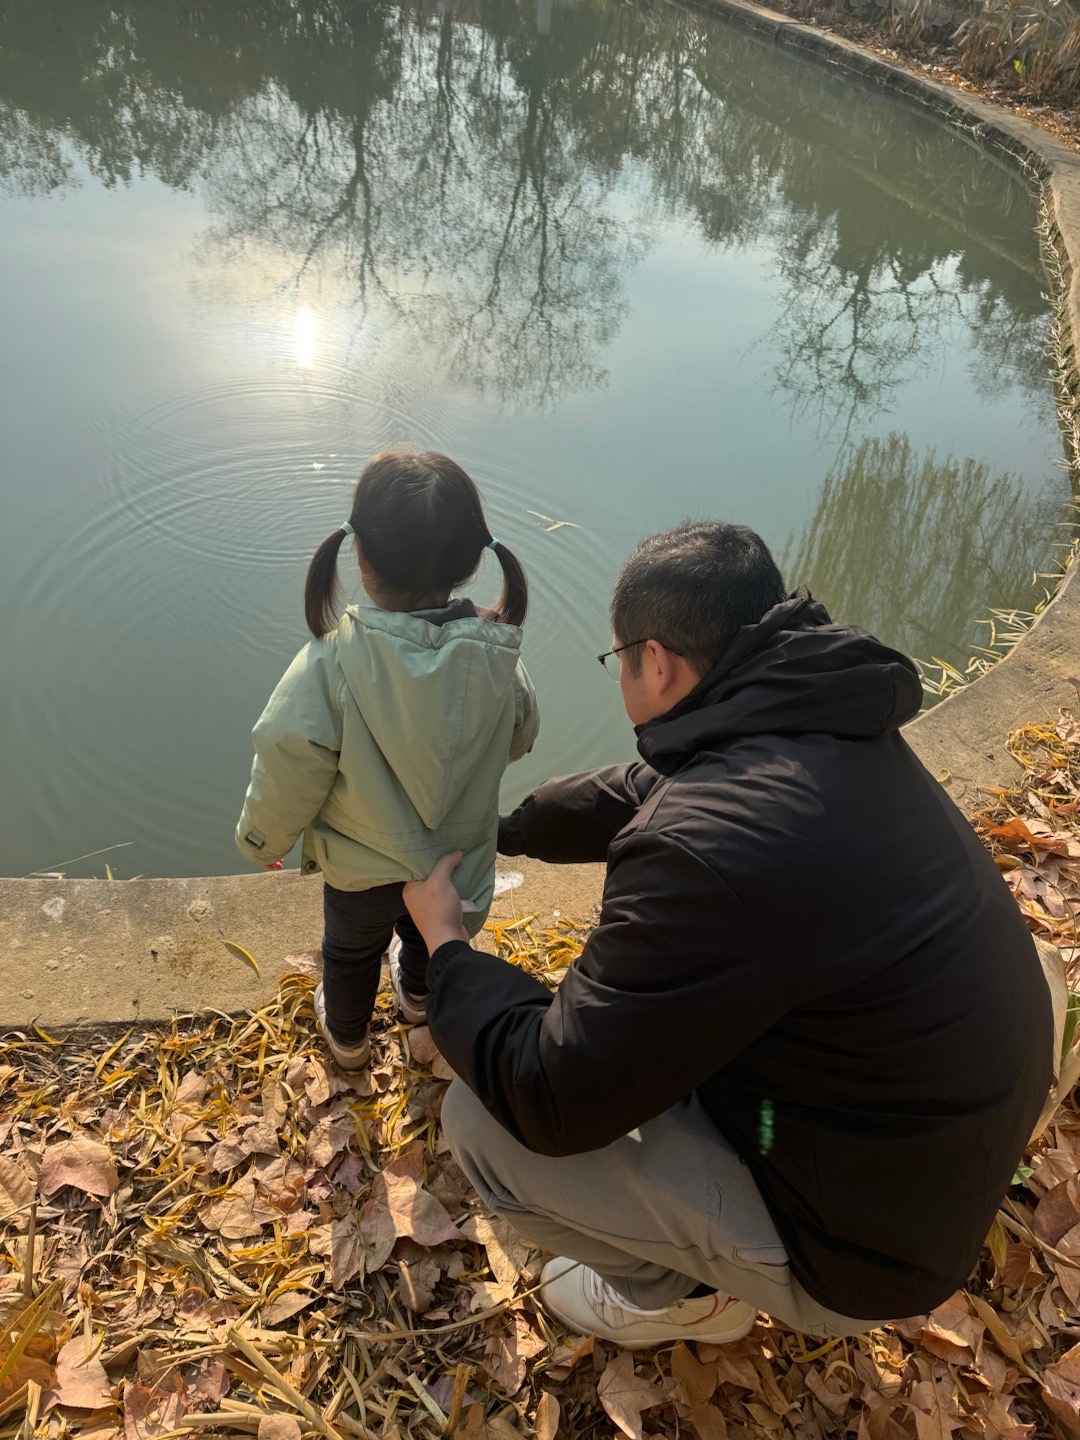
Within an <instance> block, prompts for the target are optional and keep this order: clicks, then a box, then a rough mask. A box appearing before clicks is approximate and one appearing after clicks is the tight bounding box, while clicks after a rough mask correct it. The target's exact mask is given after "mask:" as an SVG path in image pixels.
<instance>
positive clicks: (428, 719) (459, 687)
mask: <svg viewBox="0 0 1080 1440" xmlns="http://www.w3.org/2000/svg"><path fill="white" fill-rule="evenodd" d="M468 608H469V609H470V610H471V609H472V607H471V606H469V607H468ZM432 614H433V615H434V614H435V612H432ZM520 649H521V631H520V630H519V629H517V628H516V627H515V626H513V625H503V624H501V623H499V622H497V621H494V620H489V619H487V618H485V617H484V616H482V615H478V614H476V613H475V611H474V612H473V613H472V614H471V615H465V616H463V617H461V618H455V619H450V620H445V621H443V622H442V623H436V622H435V621H434V620H429V619H425V618H424V617H423V616H422V615H410V614H407V613H404V612H402V611H392V610H377V609H374V608H372V609H360V608H358V607H357V606H353V605H350V606H349V608H348V609H347V610H346V611H345V613H344V615H343V616H342V617H341V623H340V625H339V626H338V631H337V654H338V663H339V664H340V666H341V669H342V672H343V673H344V676H345V681H346V683H347V685H348V687H349V690H350V691H351V693H352V697H353V699H354V700H355V701H356V704H357V707H358V709H359V710H360V713H361V715H362V716H363V718H364V722H365V724H366V725H367V727H368V729H369V730H370V731H371V736H372V739H373V740H374V741H375V743H376V745H377V746H378V747H379V749H380V751H381V752H382V754H383V755H384V757H385V758H386V762H387V764H388V765H389V766H390V768H391V770H392V771H393V773H394V775H395V776H396V777H397V779H398V781H399V783H400V784H401V786H402V788H403V789H404V791H405V793H406V795H407V796H408V797H409V801H410V802H411V804H412V805H413V807H414V808H415V810H416V812H417V814H418V815H419V816H420V819H421V820H422V821H423V823H424V825H425V826H427V828H428V829H430V830H433V829H435V828H436V826H438V825H440V824H441V823H442V821H443V820H444V819H445V818H446V815H447V813H448V812H449V810H450V809H451V807H452V806H453V805H454V803H455V802H456V801H457V800H458V799H459V798H460V796H461V794H462V792H463V791H464V789H465V787H466V786H467V785H468V783H469V781H470V779H471V778H472V777H473V775H474V774H475V772H476V770H477V767H478V766H479V765H480V764H481V763H482V761H483V759H484V756H485V753H486V752H487V750H488V747H489V746H490V744H491V741H492V738H493V736H494V734H495V731H496V730H497V729H498V726H499V722H500V719H501V717H502V714H503V711H504V709H505V707H506V703H507V697H508V696H509V695H510V693H511V686H512V682H513V677H514V672H515V670H516V668H517V664H518V658H519V652H520Z"/></svg>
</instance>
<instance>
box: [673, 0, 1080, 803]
mask: <svg viewBox="0 0 1080 1440" xmlns="http://www.w3.org/2000/svg"><path fill="white" fill-rule="evenodd" d="M680 3H681V4H682V5H685V7H686V8H690V9H694V10H697V11H700V12H702V13H704V14H713V15H720V16H724V17H727V18H730V19H732V20H734V21H736V22H738V23H739V24H741V25H744V26H746V27H748V28H749V29H751V30H755V31H757V32H758V33H760V34H762V35H765V36H767V37H768V38H769V39H771V40H772V41H773V42H774V43H775V44H778V45H784V46H787V47H789V48H791V49H793V50H798V51H802V52H805V53H807V54H810V55H813V56H814V57H815V58H817V59H818V60H819V61H820V62H823V63H825V64H828V65H832V66H835V67H837V68H838V69H839V70H841V71H845V72H847V73H849V74H852V75H858V76H861V77H863V78H864V79H867V80H870V81H872V82H874V83H876V84H879V85H881V86H882V87H883V88H885V89H887V90H889V91H891V92H892V93H894V94H897V95H902V96H903V97H904V98H905V99H906V100H907V101H909V102H911V103H913V104H915V105H918V106H920V107H921V108H922V109H924V110H926V111H929V112H930V113H931V114H932V115H934V117H935V118H937V119H939V120H943V121H944V122H945V123H946V124H948V125H949V126H950V127H951V128H952V129H953V130H955V131H956V132H957V133H959V134H960V135H962V136H964V137H965V138H966V139H968V140H969V141H970V143H971V144H973V145H976V146H978V147H979V148H980V149H982V150H984V151H987V152H988V153H989V155H990V156H992V157H995V158H997V159H998V160H999V161H1000V162H1001V163H1004V164H1008V165H1009V166H1010V167H1011V168H1013V169H1014V170H1016V171H1018V172H1019V173H1021V174H1022V175H1023V176H1024V177H1026V178H1027V179H1028V180H1030V181H1031V182H1033V185H1034V186H1035V187H1036V189H1037V194H1036V203H1037V204H1038V205H1039V208H1040V214H1039V222H1040V223H1039V233H1040V238H1041V240H1042V242H1043V247H1044V260H1045V263H1046V268H1047V272H1048V273H1047V286H1048V289H1050V290H1051V291H1052V295H1051V298H1052V301H1053V304H1054V307H1055V311H1056V315H1055V325H1054V334H1053V343H1052V362H1051V363H1052V366H1053V369H1054V371H1055V374H1054V381H1055V383H1056V387H1057V404H1058V415H1059V418H1060V421H1061V430H1062V441H1063V446H1064V451H1065V459H1066V463H1067V465H1068V466H1069V469H1070V473H1071V474H1072V475H1073V477H1074V486H1075V478H1076V476H1077V474H1078V471H1080V373H1078V369H1077V354H1078V350H1080V151H1078V150H1074V149H1073V148H1072V147H1070V146H1068V145H1066V144H1065V143H1064V142H1063V141H1061V140H1059V139H1057V137H1056V136H1054V135H1052V134H1050V133H1049V131H1046V130H1043V129H1041V128H1040V127H1039V126H1038V125H1036V124H1034V123H1033V122H1032V121H1030V120H1025V119H1024V118H1023V117H1022V116H1020V115H1015V114H1013V112H1012V111H1011V110H1008V109H1006V108H1005V107H1004V106H999V105H995V104H993V103H992V102H990V101H987V100H983V99H981V98H980V97H978V96H976V95H969V94H968V93H967V92H966V91H962V90H954V89H952V88H951V87H950V86H947V85H944V84H942V83H941V82H939V81H936V80H931V79H930V78H929V77H927V76H923V75H919V74H916V73H914V72H913V71H911V70H907V69H905V68H904V67H903V66H901V65H899V64H895V63H893V62H892V61H890V60H888V59H886V58H885V57H884V56H882V55H879V54H877V53H876V52H875V51H873V50H868V49H866V47H865V46H862V45H857V44H855V43H854V42H853V41H850V40H845V39H844V38H842V37H841V36H838V35H833V34H831V33H830V32H829V31H827V30H823V29H820V28H818V27H817V26H814V25H807V24H804V23H803V22H801V21H798V20H793V19H791V18H790V17H789V16H787V15H781V14H778V13H777V12H776V11H774V10H768V9H765V8H763V7H762V6H760V5H754V4H751V3H749V0H680ZM1078 571H1080V563H1076V562H1074V563H1073V564H1071V565H1070V566H1069V567H1068V568H1067V569H1066V570H1065V572H1064V574H1063V575H1062V578H1061V581H1060V582H1059V584H1058V587H1057V590H1056V592H1055V594H1054V597H1053V599H1052V600H1051V601H1050V602H1049V604H1048V605H1047V606H1046V608H1045V609H1044V610H1043V611H1042V613H1041V614H1040V615H1039V617H1038V619H1037V620H1036V621H1035V623H1034V625H1033V626H1032V627H1031V630H1030V631H1029V632H1028V634H1027V635H1025V636H1024V638H1023V639H1022V640H1021V641H1020V643H1019V644H1018V645H1017V646H1016V647H1015V649H1014V650H1012V651H1011V652H1010V653H1009V654H1008V655H1006V656H1005V657H1004V658H1003V659H1002V660H1000V661H998V663H997V664H996V665H995V666H994V667H993V669H992V670H990V671H989V672H988V673H987V674H985V675H984V676H982V677H981V678H980V679H978V680H974V681H972V682H971V684H969V685H967V686H965V687H964V688H963V689H961V690H958V691H955V692H954V693H953V694H951V695H949V696H947V697H946V698H945V699H944V700H942V701H940V702H939V703H938V704H937V705H935V706H934V707H933V709H931V710H928V711H926V712H925V713H924V714H922V715H920V716H918V718H917V719H915V720H913V721H912V722H911V724H910V725H908V727H907V729H906V730H905V735H906V737H907V739H908V741H909V742H910V743H911V745H912V746H913V747H914V749H915V750H916V751H917V753H918V755H919V757H920V759H921V760H922V761H923V763H924V764H925V765H926V766H927V768H928V769H929V770H930V771H931V772H932V773H933V774H935V775H937V776H938V777H939V778H941V780H942V782H943V783H944V784H945V785H947V787H948V789H949V793H950V794H951V795H952V797H953V799H954V800H955V801H956V802H957V804H958V805H960V806H961V808H962V809H964V810H965V811H967V812H968V813H969V814H970V813H971V812H972V811H973V810H975V809H977V808H978V807H979V806H980V805H981V804H985V803H986V798H985V796H984V795H983V793H982V792H984V791H985V790H987V789H994V788H999V787H1002V786H1005V785H1008V784H1011V783H1013V782H1014V781H1015V779H1016V777H1017V776H1018V774H1019V767H1018V766H1017V764H1016V762H1015V761H1014V760H1013V759H1012V757H1011V756H1010V755H1009V753H1008V751H1007V749H1006V740H1007V738H1008V734H1009V731H1010V730H1014V729H1015V728H1016V727H1017V726H1018V725H1022V724H1024V723H1025V722H1027V721H1032V720H1035V721H1037V720H1041V719H1043V718H1045V717H1048V716H1056V714H1057V711H1058V709H1059V708H1060V707H1061V706H1063V705H1069V704H1075V703H1076V702H1077V698H1078V697H1077V691H1076V689H1075V688H1074V686H1073V685H1072V684H1071V683H1070V679H1071V677H1073V676H1077V677H1080V580H1078V579H1077V573H1078Z"/></svg>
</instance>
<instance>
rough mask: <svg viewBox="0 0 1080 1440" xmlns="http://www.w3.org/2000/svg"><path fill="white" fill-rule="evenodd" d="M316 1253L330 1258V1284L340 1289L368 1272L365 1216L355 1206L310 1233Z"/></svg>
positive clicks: (311, 1248) (311, 1250)
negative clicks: (364, 1232)
mask: <svg viewBox="0 0 1080 1440" xmlns="http://www.w3.org/2000/svg"><path fill="white" fill-rule="evenodd" d="M308 1249H309V1250H310V1252H311V1254H312V1255H322V1256H325V1257H326V1258H327V1259H328V1260H329V1261H330V1264H329V1267H328V1268H329V1274H330V1284H331V1285H332V1286H333V1288H334V1289H335V1290H340V1289H341V1288H342V1287H343V1286H345V1285H347V1284H348V1283H349V1281H350V1280H355V1279H356V1277H357V1276H358V1275H360V1274H362V1273H363V1272H364V1269H365V1267H366V1262H367V1260H368V1247H367V1243H366V1241H365V1238H364V1235H363V1233H362V1229H361V1217H360V1216H358V1215H357V1214H356V1212H355V1210H349V1211H347V1212H346V1214H344V1215H342V1216H340V1217H338V1218H336V1219H334V1220H331V1221H330V1222H329V1223H328V1224H326V1225H320V1226H319V1227H318V1228H317V1229H315V1230H312V1231H311V1232H310V1233H309V1236H308Z"/></svg>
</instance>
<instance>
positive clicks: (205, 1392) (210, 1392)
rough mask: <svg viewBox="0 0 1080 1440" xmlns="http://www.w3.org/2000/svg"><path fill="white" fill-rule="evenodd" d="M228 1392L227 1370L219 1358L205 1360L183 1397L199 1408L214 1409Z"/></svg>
mask: <svg viewBox="0 0 1080 1440" xmlns="http://www.w3.org/2000/svg"><path fill="white" fill-rule="evenodd" d="M228 1393H229V1372H228V1370H227V1369H226V1368H225V1365H224V1362H223V1361H221V1360H206V1361H204V1362H203V1364H202V1365H200V1366H199V1368H198V1370H197V1371H196V1373H195V1378H194V1379H193V1380H192V1381H191V1383H190V1384H189V1386H188V1388H187V1394H186V1397H185V1399H186V1400H187V1402H189V1403H190V1404H191V1405H192V1406H198V1408H199V1409H200V1410H205V1409H207V1408H208V1407H213V1408H214V1409H216V1408H217V1407H218V1406H219V1405H220V1404H221V1402H222V1399H223V1398H224V1397H225V1396H226V1395H227V1394H228Z"/></svg>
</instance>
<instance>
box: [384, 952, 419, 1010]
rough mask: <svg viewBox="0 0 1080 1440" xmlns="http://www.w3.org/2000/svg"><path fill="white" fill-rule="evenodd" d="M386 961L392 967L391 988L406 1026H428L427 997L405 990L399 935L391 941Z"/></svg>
mask: <svg viewBox="0 0 1080 1440" xmlns="http://www.w3.org/2000/svg"><path fill="white" fill-rule="evenodd" d="M386 961H387V964H388V966H389V967H390V988H391V989H392V990H393V992H394V1000H395V1002H396V1004H397V1008H398V1014H399V1015H400V1016H401V1018H402V1020H404V1021H405V1024H406V1025H426V1024H427V996H426V995H421V996H416V995H411V994H410V993H409V991H408V990H406V989H405V981H404V979H403V978H402V974H401V937H400V936H399V935H395V936H394V938H393V939H392V940H391V941H390V948H389V950H387V952H386Z"/></svg>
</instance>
